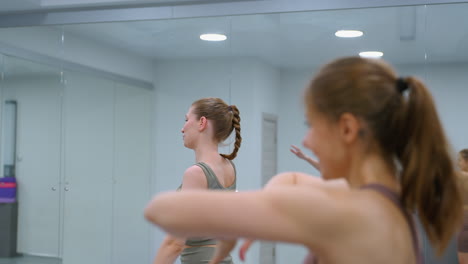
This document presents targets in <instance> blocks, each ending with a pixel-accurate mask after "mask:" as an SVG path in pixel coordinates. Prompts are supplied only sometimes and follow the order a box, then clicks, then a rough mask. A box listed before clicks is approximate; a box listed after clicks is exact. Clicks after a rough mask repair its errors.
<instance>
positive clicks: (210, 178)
mask: <svg viewBox="0 0 468 264" xmlns="http://www.w3.org/2000/svg"><path fill="white" fill-rule="evenodd" d="M229 162H230V163H231V165H232V167H233V168H234V177H235V178H234V183H233V184H231V185H230V186H229V187H226V188H225V187H224V186H223V185H222V184H221V183H220V182H219V181H218V177H216V174H215V173H214V171H213V170H212V169H211V168H210V167H209V166H208V165H207V164H206V163H203V162H198V163H196V164H195V165H197V166H198V167H200V168H201V169H202V170H203V172H204V173H205V177H206V182H207V183H208V189H209V190H225V191H235V190H236V181H237V176H236V174H237V173H236V167H235V166H234V163H233V162H232V161H231V160H229ZM181 187H182V185H181ZM179 188H180V187H179ZM185 245H187V246H206V245H216V240H214V239H212V238H203V237H193V238H189V239H187V240H186V241H185Z"/></svg>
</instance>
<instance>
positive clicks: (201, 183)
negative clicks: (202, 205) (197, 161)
mask: <svg viewBox="0 0 468 264" xmlns="http://www.w3.org/2000/svg"><path fill="white" fill-rule="evenodd" d="M206 186H207V182H206V178H205V175H204V173H203V171H202V169H201V168H199V167H198V166H192V167H190V168H188V169H187V170H186V171H185V172H184V178H183V180H182V191H185V190H197V189H206ZM184 248H185V239H181V238H176V237H173V236H171V235H167V236H166V237H165V238H164V241H163V242H162V244H161V246H160V247H159V249H158V252H157V253H156V256H155V258H154V261H153V264H172V263H174V262H175V261H176V259H177V257H179V255H180V253H182V251H183V250H184Z"/></svg>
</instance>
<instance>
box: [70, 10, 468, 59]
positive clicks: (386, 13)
mask: <svg viewBox="0 0 468 264" xmlns="http://www.w3.org/2000/svg"><path fill="white" fill-rule="evenodd" d="M466 14H468V4H447V5H432V6H414V7H387V8H371V9H348V10H335V11H314V12H295V13H282V14H259V15H244V16H230V17H211V18H192V19H174V20H156V21H138V22H119V23H102V24H83V25H68V26H65V32H69V33H70V34H76V35H80V36H82V37H85V38H90V39H94V40H97V41H99V42H102V43H103V44H105V45H110V46H117V47H119V48H121V49H125V50H127V51H130V52H134V53H136V54H139V55H141V56H145V57H151V58H153V59H155V60H159V59H183V58H207V57H229V56H244V57H256V58H259V59H261V60H263V61H267V62H269V63H271V64H273V65H276V66H280V67H285V68H291V67H292V68H297V67H307V66H310V65H318V64H322V63H323V62H326V61H328V60H330V59H332V58H335V57H337V56H345V55H356V54H357V53H358V52H359V51H364V50H380V51H383V52H384V54H385V55H384V57H385V58H386V59H387V60H389V61H391V62H392V63H397V64H412V63H422V62H424V61H425V60H428V61H430V62H460V61H468V32H467V31H466V29H467V28H468V16H466ZM339 29H359V30H362V31H364V36H363V37H361V38H356V39H342V38H337V37H335V36H334V33H335V31H336V30H339ZM207 32H217V33H224V34H226V35H227V36H228V40H227V41H225V42H221V43H211V42H205V41H201V40H200V39H199V35H200V34H202V33H207Z"/></svg>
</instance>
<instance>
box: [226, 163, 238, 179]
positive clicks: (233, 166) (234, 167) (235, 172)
mask: <svg viewBox="0 0 468 264" xmlns="http://www.w3.org/2000/svg"><path fill="white" fill-rule="evenodd" d="M228 161H229V163H231V165H232V168H233V169H234V176H236V175H237V171H236V165H234V162H233V161H232V160H230V159H228Z"/></svg>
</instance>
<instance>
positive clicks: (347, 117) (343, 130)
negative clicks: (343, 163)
mask: <svg viewBox="0 0 468 264" xmlns="http://www.w3.org/2000/svg"><path fill="white" fill-rule="evenodd" d="M338 129H339V132H340V135H341V138H342V139H343V140H344V142H345V143H352V142H354V141H355V140H357V139H358V137H359V133H360V131H361V129H362V127H361V122H360V121H359V119H358V118H357V117H356V116H355V115H353V114H351V113H344V114H342V115H341V116H340V119H339V121H338Z"/></svg>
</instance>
